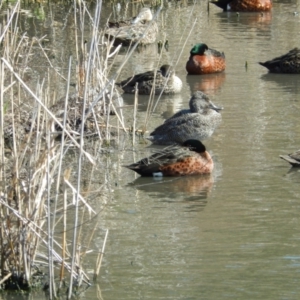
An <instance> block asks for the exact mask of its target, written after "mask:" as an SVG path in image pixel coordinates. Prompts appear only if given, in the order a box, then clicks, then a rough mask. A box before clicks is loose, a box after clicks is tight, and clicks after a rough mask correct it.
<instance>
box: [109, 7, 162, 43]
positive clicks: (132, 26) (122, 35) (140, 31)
mask: <svg viewBox="0 0 300 300" xmlns="http://www.w3.org/2000/svg"><path fill="white" fill-rule="evenodd" d="M108 27H109V28H108V29H107V30H106V31H105V36H106V37H107V38H108V39H110V40H113V42H114V45H115V46H117V45H119V44H122V45H124V46H128V45H130V44H131V43H136V42H138V41H139V43H141V44H144V45H146V44H152V43H154V42H155V40H156V36H157V33H158V26H157V23H156V21H155V20H153V15H152V12H151V10H150V8H148V7H144V8H142V9H141V10H140V12H139V14H138V15H137V16H136V17H134V18H133V19H131V20H126V21H119V22H108Z"/></svg>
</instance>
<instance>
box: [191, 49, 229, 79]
mask: <svg viewBox="0 0 300 300" xmlns="http://www.w3.org/2000/svg"><path fill="white" fill-rule="evenodd" d="M225 67H226V62H225V55H224V53H223V52H219V51H217V50H214V49H211V48H208V46H207V45H206V44H203V43H199V44H196V45H195V46H194V47H193V48H192V49H191V51H190V58H189V60H188V61H187V63H186V70H187V72H188V74H190V75H202V74H211V73H219V72H222V71H224V70H225Z"/></svg>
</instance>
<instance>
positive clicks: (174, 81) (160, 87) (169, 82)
mask: <svg viewBox="0 0 300 300" xmlns="http://www.w3.org/2000/svg"><path fill="white" fill-rule="evenodd" d="M136 84H137V88H138V93H139V94H141V95H150V93H151V91H152V90H154V93H155V95H159V94H160V93H161V92H162V93H163V94H177V93H179V92H180V91H181V89H182V81H181V79H180V78H179V77H177V76H176V74H175V70H174V68H173V67H172V66H170V65H162V66H161V67H160V69H159V70H157V71H148V72H145V73H140V74H137V75H134V76H132V77H129V78H127V79H125V80H122V81H121V82H118V83H117V85H118V86H120V87H121V88H122V89H123V91H124V93H127V94H134V93H135V86H136Z"/></svg>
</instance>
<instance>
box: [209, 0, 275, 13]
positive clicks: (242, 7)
mask: <svg viewBox="0 0 300 300" xmlns="http://www.w3.org/2000/svg"><path fill="white" fill-rule="evenodd" d="M210 3H212V4H215V5H216V6H218V7H220V8H222V9H223V11H238V12H243V11H246V12H264V11H270V10H271V8H272V5H273V4H272V0H211V1H210Z"/></svg>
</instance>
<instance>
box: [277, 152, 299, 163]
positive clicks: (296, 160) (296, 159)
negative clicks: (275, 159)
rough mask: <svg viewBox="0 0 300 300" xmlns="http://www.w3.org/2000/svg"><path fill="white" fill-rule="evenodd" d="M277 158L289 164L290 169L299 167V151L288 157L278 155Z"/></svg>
mask: <svg viewBox="0 0 300 300" xmlns="http://www.w3.org/2000/svg"><path fill="white" fill-rule="evenodd" d="M279 157H280V158H282V159H284V160H285V161H287V162H288V163H290V164H291V165H292V167H300V150H298V151H295V152H294V153H290V154H288V155H280V156H279Z"/></svg>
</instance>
